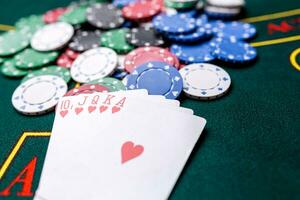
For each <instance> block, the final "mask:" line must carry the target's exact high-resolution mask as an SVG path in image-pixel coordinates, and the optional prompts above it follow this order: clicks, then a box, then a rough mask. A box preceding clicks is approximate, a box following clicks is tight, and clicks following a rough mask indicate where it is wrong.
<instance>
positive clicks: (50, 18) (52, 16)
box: [43, 8, 68, 24]
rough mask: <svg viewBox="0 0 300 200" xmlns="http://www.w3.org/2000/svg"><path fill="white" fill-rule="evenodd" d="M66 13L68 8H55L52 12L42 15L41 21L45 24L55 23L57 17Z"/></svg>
mask: <svg viewBox="0 0 300 200" xmlns="http://www.w3.org/2000/svg"><path fill="white" fill-rule="evenodd" d="M67 11H68V8H55V9H53V10H49V11H47V12H46V13H45V14H44V15H43V20H44V22H45V23H46V24H51V23H54V22H57V21H58V19H59V17H60V16H61V15H63V14H64V13H65V12H67Z"/></svg>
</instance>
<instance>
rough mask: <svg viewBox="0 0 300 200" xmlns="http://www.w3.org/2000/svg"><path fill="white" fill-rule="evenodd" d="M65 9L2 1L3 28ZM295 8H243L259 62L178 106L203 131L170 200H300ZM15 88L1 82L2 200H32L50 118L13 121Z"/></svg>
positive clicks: (287, 4)
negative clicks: (213, 92) (202, 97)
mask: <svg viewBox="0 0 300 200" xmlns="http://www.w3.org/2000/svg"><path fill="white" fill-rule="evenodd" d="M68 3H69V2H68V1H67V0H51V1H33V0H18V1H8V0H1V3H0V24H5V25H13V24H14V22H15V21H16V20H17V19H18V18H20V17H23V16H28V15H30V14H39V13H44V12H45V11H47V10H49V9H51V8H55V7H58V6H64V5H67V4H68ZM297 6H298V7H297ZM299 8H300V7H299V2H297V1H296V0H285V1H282V0H248V1H247V7H246V10H247V14H246V16H245V17H247V18H248V17H250V18H248V19H246V21H248V22H252V23H253V24H254V25H255V26H256V27H257V30H258V35H257V37H256V38H255V40H253V41H252V42H253V43H252V45H253V46H256V47H257V50H258V54H259V58H258V60H257V61H256V62H255V63H254V64H252V65H249V66H246V67H234V66H226V65H224V64H222V65H221V66H222V67H224V69H226V70H227V72H228V73H229V74H230V76H231V78H232V87H231V90H230V91H229V93H228V94H227V95H226V96H224V97H223V98H220V99H218V100H214V101H196V100H191V99H188V98H185V97H181V98H180V100H181V102H182V106H184V107H188V108H192V109H193V110H194V112H195V114H196V115H199V116H202V117H204V118H206V119H207V126H206V128H205V131H204V132H203V133H202V136H201V138H200V140H199V141H198V143H197V145H196V147H195V149H194V151H193V153H192V155H191V157H190V159H189V161H188V163H187V165H186V167H185V169H184V171H183V173H182V175H181V177H180V178H179V180H178V182H177V184H176V186H175V188H174V190H173V192H172V194H171V196H170V199H174V200H176V199H178V200H179V199H184V200H186V199H193V200H194V199H205V200H210V199H223V200H224V199H230V200H232V199H264V200H265V199H289V200H293V199H300V106H299V105H300V89H299V86H300V71H299V70H300V66H299V65H300V55H299V53H300V50H299V48H300V9H299ZM0 28H1V29H5V28H6V27H5V26H3V25H1V26H0ZM19 83H20V80H16V79H8V78H6V77H4V76H0V86H1V87H0V92H1V93H0V199H32V198H33V195H34V191H35V190H36V188H37V186H38V182H39V177H40V173H41V170H42V167H43V162H44V157H45V154H46V150H47V145H48V141H49V137H50V131H51V127H52V123H53V118H54V114H53V113H50V114H47V115H44V116H38V117H26V116H23V115H21V114H18V113H17V112H16V111H15V110H14V108H13V107H12V104H11V95H12V93H13V91H14V89H15V88H16V87H17V86H18V85H19ZM170 139H171V138H170ZM22 170H23V172H24V173H22ZM20 174H21V175H22V176H20V177H19V179H18V180H19V182H16V184H13V185H12V187H11V188H10V190H9V191H7V190H5V189H7V188H8V187H9V185H10V184H12V183H14V181H13V180H15V179H16V177H17V176H18V175H20ZM31 177H32V181H30V178H31ZM20 180H26V181H24V182H22V181H20ZM79 182H80V180H79ZM158 187H159V186H158ZM149 190H151V188H149ZM1 191H2V192H1Z"/></svg>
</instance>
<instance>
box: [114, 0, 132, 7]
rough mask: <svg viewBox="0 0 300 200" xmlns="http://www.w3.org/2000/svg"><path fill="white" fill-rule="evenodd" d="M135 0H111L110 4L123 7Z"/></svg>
mask: <svg viewBox="0 0 300 200" xmlns="http://www.w3.org/2000/svg"><path fill="white" fill-rule="evenodd" d="M135 2H137V0H113V1H112V4H113V5H114V6H116V7H117V8H123V7H125V6H127V5H129V4H131V3H135Z"/></svg>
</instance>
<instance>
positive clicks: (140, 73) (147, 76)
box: [124, 61, 183, 99]
mask: <svg viewBox="0 0 300 200" xmlns="http://www.w3.org/2000/svg"><path fill="white" fill-rule="evenodd" d="M124 83H125V85H126V87H127V89H129V90H133V89H146V90H147V91H148V93H149V95H163V96H165V97H166V98H167V99H176V98H177V97H178V96H179V95H180V93H181V91H182V87H183V83H182V78H181V75H180V74H179V72H178V71H177V69H175V68H174V67H173V66H171V65H169V64H167V63H164V62H157V61H154V62H148V63H144V64H142V65H139V66H138V67H137V68H136V69H135V70H134V71H133V72H132V73H131V74H129V75H128V76H126V77H125V79H124ZM156 83H159V84H156Z"/></svg>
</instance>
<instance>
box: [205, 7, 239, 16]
mask: <svg viewBox="0 0 300 200" xmlns="http://www.w3.org/2000/svg"><path fill="white" fill-rule="evenodd" d="M204 10H205V11H206V12H209V13H217V14H228V15H238V14H240V13H241V8H226V7H225V8H223V7H215V6H205V8H204Z"/></svg>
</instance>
